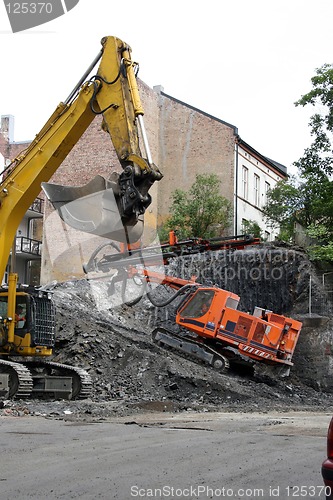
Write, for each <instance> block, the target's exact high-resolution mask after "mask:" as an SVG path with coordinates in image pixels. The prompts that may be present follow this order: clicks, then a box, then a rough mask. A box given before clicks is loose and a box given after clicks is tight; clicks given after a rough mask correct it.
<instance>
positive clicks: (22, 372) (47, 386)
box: [0, 359, 92, 399]
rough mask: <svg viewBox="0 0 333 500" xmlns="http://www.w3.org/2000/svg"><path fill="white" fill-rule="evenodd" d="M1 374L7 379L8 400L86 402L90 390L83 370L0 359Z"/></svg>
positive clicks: (46, 361)
mask: <svg viewBox="0 0 333 500" xmlns="http://www.w3.org/2000/svg"><path fill="white" fill-rule="evenodd" d="M2 374H3V375H8V391H7V395H6V397H9V398H15V399H25V398H29V397H42V398H44V399H45V398H47V399H59V398H64V399H86V398H88V397H89V396H90V394H91V390H92V380H91V377H90V375H89V373H88V372H86V370H84V369H83V368H79V367H75V366H70V365H64V364H61V363H55V362H53V361H48V360H37V361H35V360H33V361H24V363H21V362H19V363H18V362H16V361H7V360H2V359H0V375H2Z"/></svg>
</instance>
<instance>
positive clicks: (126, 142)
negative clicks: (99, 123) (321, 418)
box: [0, 37, 162, 278]
mask: <svg viewBox="0 0 333 500" xmlns="http://www.w3.org/2000/svg"><path fill="white" fill-rule="evenodd" d="M101 43H102V50H101V52H100V54H99V55H98V57H97V58H96V59H95V61H94V63H93V64H92V65H91V66H90V68H89V70H87V72H86V74H85V75H84V76H83V78H82V79H81V81H80V82H79V84H78V85H77V87H76V88H75V89H74V90H73V91H72V93H71V94H70V96H69V97H68V98H67V100H66V101H65V102H62V103H60V104H59V105H58V107H57V108H56V110H55V111H54V113H53V114H52V116H51V117H50V118H49V120H48V121H47V123H46V124H45V125H44V127H43V128H42V130H41V131H40V132H39V133H38V134H37V135H36V137H35V139H34V140H33V141H32V143H31V144H30V146H29V147H28V149H27V150H26V151H24V152H23V153H22V154H21V155H20V156H18V157H17V158H15V160H14V161H13V162H12V164H11V166H10V167H9V168H8V169H7V170H6V171H5V172H4V176H3V177H4V178H3V180H2V182H1V183H0V278H2V276H3V275H4V272H5V268H6V264H7V260H8V257H9V255H10V250H11V247H12V244H13V241H14V238H15V234H16V230H17V227H18V225H19V223H20V221H21V220H22V218H23V216H24V214H25V212H26V211H27V210H28V208H29V206H30V205H31V204H32V203H33V201H34V200H35V198H36V197H37V196H38V194H39V193H40V190H41V185H42V184H43V183H46V182H47V181H48V180H49V179H50V178H51V176H52V175H53V174H54V172H55V171H56V170H57V168H58V167H59V166H60V164H61V163H62V162H63V160H64V159H65V157H66V156H67V155H68V153H69V152H70V151H71V149H72V148H73V146H74V145H75V144H76V143H77V141H78V140H79V139H80V137H81V136H82V134H83V132H84V131H85V130H86V129H87V128H88V126H89V124H90V123H91V122H92V120H93V119H94V118H95V116H96V115H97V114H103V128H104V129H105V130H106V131H107V132H108V133H109V134H110V137H111V140H112V142H113V145H114V147H115V150H116V153H117V156H118V158H119V161H120V163H121V166H122V167H123V172H122V173H120V174H116V176H113V180H112V181H111V180H110V181H109V180H105V179H104V178H102V177H100V176H98V177H97V178H96V179H95V180H93V181H92V182H91V183H89V184H88V185H87V186H86V187H78V188H68V187H67V188H65V187H63V186H55V185H52V184H43V189H44V191H45V192H46V195H47V196H48V198H49V199H50V201H51V202H52V203H53V204H54V206H55V207H56V208H57V209H58V210H59V213H60V216H61V217H62V218H63V219H64V220H66V222H67V223H69V224H71V225H73V227H77V228H79V229H82V230H84V231H87V232H92V233H94V234H100V235H102V236H106V237H108V238H112V239H116V240H118V241H124V240H125V241H128V240H130V241H135V240H137V239H139V237H140V236H141V233H142V224H143V222H142V220H141V219H142V218H141V219H140V216H141V215H142V214H143V213H144V211H145V209H146V207H147V206H148V205H149V203H150V201H151V199H150V196H149V194H148V190H149V188H150V186H151V185H152V184H153V182H154V181H155V180H160V179H161V177H162V175H161V173H160V172H159V170H158V169H157V167H156V166H155V165H154V164H153V163H152V162H151V159H150V152H149V147H148V144H145V152H146V156H147V158H146V159H145V158H143V157H142V155H141V152H140V147H139V131H138V122H139V124H140V126H141V127H142V126H143V123H142V115H143V108H142V105H141V102H140V96H139V92H138V88H137V84H136V75H135V69H136V63H134V62H132V60H131V56H130V54H131V49H130V47H129V46H128V45H127V44H125V43H124V42H122V41H121V40H119V39H118V38H115V37H105V38H103V39H102V41H101ZM98 61H100V64H99V67H98V71H97V73H96V74H95V75H94V76H93V77H91V78H90V79H89V80H88V81H85V79H86V78H87V76H88V74H90V73H91V72H92V69H93V67H94V66H95V65H96V64H97V62H98ZM141 135H142V137H145V133H144V130H142V134H141ZM104 191H105V193H106V195H104V194H103V192H104ZM96 192H97V193H101V192H102V195H100V196H99V197H97V200H98V203H99V206H98V207H97V206H96V203H95V212H96V210H97V211H98V210H99V211H100V212H101V213H102V215H99V214H98V215H97V214H96V213H95V214H93V215H91V212H93V211H92V210H91V204H90V205H89V203H88V210H89V212H90V213H89V214H84V213H83V211H84V207H86V206H87V203H86V201H87V198H88V199H89V200H91V197H93V196H94V193H96ZM82 197H83V203H82V204H81V205H78V203H79V202H77V198H82ZM110 197H111V198H112V197H113V201H115V203H114V204H113V205H115V206H116V209H118V211H119V213H118V222H117V224H118V226H117V227H116V228H115V227H114V223H113V221H112V220H109V219H108V218H107V215H110V214H111V216H113V212H112V210H111V211H110V210H109V208H110V203H111V202H110ZM72 205H74V210H72V209H71V206H72ZM66 207H69V208H66ZM86 210H87V209H86ZM105 214H106V215H105ZM85 217H86V218H88V219H89V217H90V218H91V220H90V219H89V220H87V221H84V219H85ZM119 217H120V219H119ZM79 221H81V222H82V221H83V224H82V226H81V227H80V224H79ZM139 223H140V224H139ZM119 224H120V225H122V229H123V231H120V230H119ZM124 228H125V233H126V234H125V236H124Z"/></svg>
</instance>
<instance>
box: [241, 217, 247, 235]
mask: <svg viewBox="0 0 333 500" xmlns="http://www.w3.org/2000/svg"><path fill="white" fill-rule="evenodd" d="M248 225H249V221H248V220H247V219H242V227H241V231H242V234H246V231H247V228H248Z"/></svg>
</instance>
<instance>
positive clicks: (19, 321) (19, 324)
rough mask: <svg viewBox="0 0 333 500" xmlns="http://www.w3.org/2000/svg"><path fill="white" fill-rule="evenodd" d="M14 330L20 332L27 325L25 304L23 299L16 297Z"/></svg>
mask: <svg viewBox="0 0 333 500" xmlns="http://www.w3.org/2000/svg"><path fill="white" fill-rule="evenodd" d="M15 323H16V325H15V330H22V329H24V328H25V327H26V323H27V303H26V299H25V297H18V298H17V300H16V309H15Z"/></svg>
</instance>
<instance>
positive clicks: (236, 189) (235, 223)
mask: <svg viewBox="0 0 333 500" xmlns="http://www.w3.org/2000/svg"><path fill="white" fill-rule="evenodd" d="M235 155H236V158H235V168H236V173H235V187H234V190H235V194H234V200H235V201H234V234H235V235H237V223H238V220H237V218H238V142H237V139H236V141H235Z"/></svg>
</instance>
